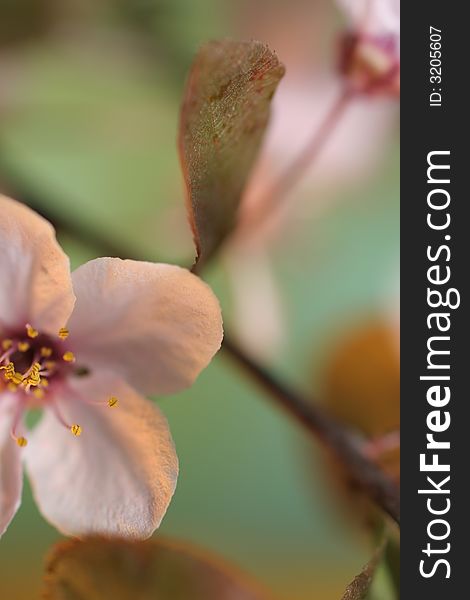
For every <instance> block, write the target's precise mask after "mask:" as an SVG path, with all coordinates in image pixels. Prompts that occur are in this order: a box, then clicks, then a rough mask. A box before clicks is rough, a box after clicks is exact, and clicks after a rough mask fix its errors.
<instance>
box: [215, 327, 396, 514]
mask: <svg viewBox="0 0 470 600" xmlns="http://www.w3.org/2000/svg"><path fill="white" fill-rule="evenodd" d="M223 348H224V350H225V351H226V352H227V353H228V354H229V355H230V356H231V357H232V358H233V359H234V360H235V361H236V362H237V363H238V364H239V365H240V366H242V367H243V369H244V370H245V371H247V372H248V373H249V374H250V375H251V376H252V377H253V379H254V380H255V381H257V383H258V384H259V385H260V386H261V387H262V388H263V389H265V390H266V391H267V392H269V393H270V395H271V396H272V397H273V398H275V399H276V400H277V402H278V404H279V405H280V406H281V407H282V408H283V409H285V410H287V412H288V413H289V414H290V415H291V416H292V417H294V418H295V419H296V420H297V421H298V422H299V423H300V424H301V425H302V426H303V427H304V428H305V429H307V430H308V431H310V432H311V433H313V434H314V435H315V436H316V437H318V438H320V440H321V441H322V442H323V443H324V445H325V446H326V447H327V448H328V449H329V450H330V451H331V452H333V454H334V455H335V456H336V458H338V459H339V460H340V462H341V463H342V464H343V465H344V466H345V467H346V468H347V472H348V474H349V475H350V476H351V477H352V479H353V480H354V482H355V483H356V484H357V485H358V486H359V487H360V488H361V489H362V490H363V491H364V492H366V494H367V495H368V496H369V497H370V498H371V499H372V500H374V501H375V502H376V503H377V504H378V505H379V506H380V507H381V508H382V509H383V510H384V511H385V512H386V513H387V514H388V515H389V516H390V517H392V519H393V520H394V521H396V522H397V523H398V524H399V523H400V496H399V491H398V488H397V486H396V485H395V483H394V482H393V481H392V480H391V479H390V478H389V477H388V476H387V475H385V473H384V472H383V471H382V470H381V469H380V468H379V467H378V466H377V465H376V464H375V463H374V462H372V461H371V460H369V459H368V458H367V457H366V456H365V455H364V453H363V452H362V446H361V444H359V443H358V440H357V437H356V436H355V435H353V434H352V432H351V431H350V430H349V429H347V428H345V427H344V426H343V425H342V424H340V423H339V422H338V421H336V420H335V419H333V418H332V417H331V416H330V415H328V414H327V413H326V412H324V410H322V409H321V407H320V406H319V405H318V402H314V401H313V400H311V399H310V398H306V397H304V396H302V395H301V394H300V393H298V392H297V391H296V390H293V389H292V388H290V387H289V385H288V384H286V383H285V382H283V381H281V380H280V379H279V378H278V377H277V376H276V375H275V374H274V373H273V372H272V371H270V370H268V369H267V368H265V367H263V366H262V365H260V364H258V363H257V362H256V361H255V360H254V359H253V358H250V357H249V356H248V355H247V354H246V353H245V351H244V350H242V349H241V348H239V347H238V346H237V344H236V343H234V342H233V340H232V338H231V337H230V336H228V335H227V333H226V334H225V338H224V344H223Z"/></svg>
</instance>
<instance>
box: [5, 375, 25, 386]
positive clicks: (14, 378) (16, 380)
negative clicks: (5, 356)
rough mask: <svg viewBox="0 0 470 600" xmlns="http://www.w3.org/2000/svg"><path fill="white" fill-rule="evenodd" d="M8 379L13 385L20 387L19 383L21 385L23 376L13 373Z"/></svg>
mask: <svg viewBox="0 0 470 600" xmlns="http://www.w3.org/2000/svg"><path fill="white" fill-rule="evenodd" d="M8 379H10V380H11V382H12V383H14V384H15V385H20V383H23V375H21V373H16V372H15V373H13V374H12V375H11V376H10V377H8Z"/></svg>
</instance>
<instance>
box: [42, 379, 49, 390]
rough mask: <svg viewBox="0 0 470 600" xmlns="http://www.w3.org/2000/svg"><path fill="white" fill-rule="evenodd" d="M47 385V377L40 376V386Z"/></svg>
mask: <svg viewBox="0 0 470 600" xmlns="http://www.w3.org/2000/svg"><path fill="white" fill-rule="evenodd" d="M48 385H49V382H48V381H47V379H46V378H45V377H41V387H45V388H47V386H48Z"/></svg>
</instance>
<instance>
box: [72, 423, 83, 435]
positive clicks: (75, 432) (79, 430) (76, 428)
mask: <svg viewBox="0 0 470 600" xmlns="http://www.w3.org/2000/svg"><path fill="white" fill-rule="evenodd" d="M70 431H71V432H72V433H73V435H74V436H76V437H78V436H80V435H82V428H81V427H80V425H77V424H75V425H72V427H71V428H70Z"/></svg>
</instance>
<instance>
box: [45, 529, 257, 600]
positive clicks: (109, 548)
mask: <svg viewBox="0 0 470 600" xmlns="http://www.w3.org/2000/svg"><path fill="white" fill-rule="evenodd" d="M42 597H43V598H45V599H46V600H105V599H109V598H113V600H188V598H191V600H267V597H266V596H265V595H264V594H263V593H262V592H261V591H259V590H257V589H255V587H253V584H251V583H248V582H247V581H246V579H245V578H244V577H243V575H240V574H239V573H237V572H236V570H234V569H231V568H230V567H228V566H226V565H224V564H223V563H221V562H219V561H218V560H214V559H213V558H209V557H207V556H206V555H205V554H204V553H203V552H201V551H199V550H194V549H193V548H188V547H186V546H184V545H181V544H174V543H170V542H168V541H164V542H163V541H159V542H135V541H125V540H109V539H100V538H90V539H88V540H85V541H78V540H75V541H69V542H65V543H61V544H58V545H57V546H55V547H54V549H53V550H52V552H51V554H50V555H49V558H48V561H47V565H46V576H45V581H44V593H43V596H42Z"/></svg>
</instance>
